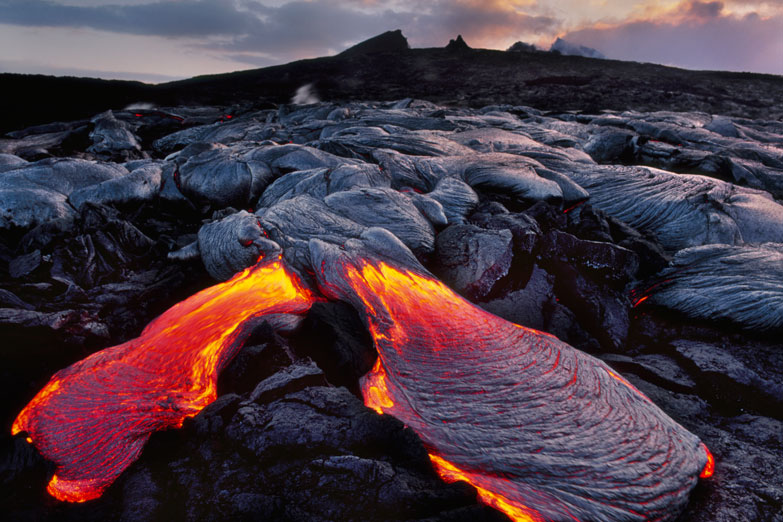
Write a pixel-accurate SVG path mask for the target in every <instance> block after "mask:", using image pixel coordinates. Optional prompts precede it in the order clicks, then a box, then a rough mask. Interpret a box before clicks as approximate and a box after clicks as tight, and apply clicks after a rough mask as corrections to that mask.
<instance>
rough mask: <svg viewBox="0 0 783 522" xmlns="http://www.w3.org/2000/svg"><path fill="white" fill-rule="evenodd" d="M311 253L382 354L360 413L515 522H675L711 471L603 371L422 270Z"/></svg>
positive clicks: (687, 439)
mask: <svg viewBox="0 0 783 522" xmlns="http://www.w3.org/2000/svg"><path fill="white" fill-rule="evenodd" d="M312 245H313V243H311V252H316V254H317V256H320V257H321V258H322V259H323V260H325V262H324V261H323V260H322V261H321V266H322V270H321V271H320V273H317V274H316V276H317V277H318V284H319V287H320V288H321V289H322V291H323V292H324V293H325V294H326V295H327V296H329V297H331V298H339V299H344V300H347V301H349V302H351V303H352V304H353V305H354V306H355V307H357V309H359V310H360V311H362V312H363V315H364V317H365V320H366V323H367V324H368V327H369V330H370V333H371V334H372V336H373V338H374V341H375V344H376V347H377V349H378V353H379V358H378V362H377V363H376V365H375V367H374V368H373V370H372V371H371V372H370V373H368V374H367V375H366V376H365V377H364V378H363V380H362V391H363V395H364V399H365V404H367V405H368V406H370V407H372V408H374V409H376V410H377V411H379V412H383V413H388V414H391V415H393V416H395V417H397V418H399V419H400V420H402V421H403V422H404V423H405V424H406V425H408V426H409V427H411V428H412V429H413V430H414V431H416V433H417V434H418V435H419V436H420V437H421V439H422V440H423V442H424V444H425V446H426V447H427V449H428V452H429V453H430V458H431V460H432V462H433V464H434V466H435V469H436V470H437V471H438V473H439V474H440V475H441V477H443V478H444V479H445V480H447V481H454V480H465V481H467V482H469V483H471V484H473V485H474V486H475V487H476V488H477V491H478V494H479V497H480V498H481V499H482V500H483V501H484V502H485V503H487V504H489V505H492V506H494V507H496V508H497V509H499V510H501V511H503V512H505V513H506V514H507V515H509V516H510V517H511V518H512V519H514V520H518V521H536V522H537V521H550V520H552V521H559V520H582V521H588V520H589V521H604V520H606V521H609V520H611V521H625V520H633V521H642V520H671V519H673V518H675V517H676V516H677V514H678V513H679V512H680V511H681V509H682V508H683V507H684V505H685V503H686V502H687V499H688V494H689V492H690V490H691V489H692V488H693V486H695V484H696V482H697V480H698V477H699V475H700V473H702V475H704V474H705V473H706V472H707V468H709V467H710V464H708V462H707V460H708V457H707V455H708V452H707V450H706V447H705V446H704V445H703V444H701V443H700V441H699V440H698V438H697V437H696V436H695V435H693V434H691V433H690V432H688V431H687V430H685V429H684V428H683V427H682V426H680V425H679V424H677V423H676V422H675V421H673V420H672V419H671V418H669V417H668V416H667V415H666V414H665V413H663V412H662V411H661V410H660V409H659V408H658V407H657V406H655V405H654V404H653V403H652V402H651V401H650V400H649V399H648V398H647V397H646V396H644V395H643V394H642V393H641V392H639V391H638V390H637V389H636V388H634V387H632V386H631V385H630V384H629V383H628V382H627V381H625V379H623V378H621V377H619V376H618V375H617V374H616V373H614V372H613V371H612V370H611V369H609V367H608V366H606V365H605V364H604V363H602V362H601V361H599V360H597V359H595V358H593V357H590V356H589V355H587V354H584V353H582V352H580V351H578V350H576V349H574V348H572V347H570V346H568V345H566V344H564V343H562V342H561V341H559V340H558V339H557V338H555V337H552V336H550V335H547V334H544V333H541V332H538V331H535V330H530V329H527V328H523V327H521V326H518V325H515V324H513V323H510V322H507V321H505V320H503V319H501V318H499V317H496V316H494V315H492V314H490V313H488V312H485V311H483V310H481V309H480V308H478V307H476V306H474V305H473V304H471V303H469V302H468V301H466V300H465V299H463V298H462V297H460V296H458V295H456V294H455V293H454V292H453V291H452V290H450V289H449V288H448V287H446V286H445V285H444V284H442V283H441V282H439V281H438V280H436V279H434V278H433V277H432V276H429V275H427V274H426V272H424V271H423V270H420V271H414V270H406V269H398V268H395V266H392V265H390V264H387V263H386V262H383V261H379V260H372V259H369V258H367V257H359V256H354V255H351V254H350V253H347V252H342V251H338V250H335V249H332V248H330V247H329V246H325V245H324V244H320V245H316V247H315V249H314V248H313V246H312ZM710 459H711V457H710ZM710 462H711V460H710Z"/></svg>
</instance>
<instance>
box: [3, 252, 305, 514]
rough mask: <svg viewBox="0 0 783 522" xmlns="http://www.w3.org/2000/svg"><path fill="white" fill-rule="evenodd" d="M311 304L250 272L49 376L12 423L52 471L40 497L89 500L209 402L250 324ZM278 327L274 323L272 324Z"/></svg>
mask: <svg viewBox="0 0 783 522" xmlns="http://www.w3.org/2000/svg"><path fill="white" fill-rule="evenodd" d="M313 300H314V299H313V296H312V294H311V293H310V292H309V290H307V289H306V288H305V287H304V286H303V284H302V282H301V281H300V280H299V278H298V277H297V276H296V275H295V274H293V273H292V272H290V271H288V270H287V269H286V268H285V267H284V265H283V264H282V261H281V260H280V259H276V260H269V261H263V262H259V263H258V264H257V265H255V266H253V267H250V268H247V269H245V270H244V271H242V272H240V273H238V274H236V275H235V276H234V277H233V278H232V279H231V280H229V281H226V282H225V283H221V284H218V285H215V286H212V287H210V288H207V289H205V290H203V291H201V292H199V293H197V294H196V295H194V296H192V297H189V298H188V299H186V300H184V301H182V302H181V303H179V304H177V305H175V306H173V307H172V308H170V309H169V310H167V311H166V312H165V313H163V314H162V315H161V316H160V317H158V318H157V319H155V320H154V321H152V322H151V323H150V324H149V325H147V327H146V328H145V329H144V331H143V332H142V333H141V335H140V336H139V337H138V338H136V339H132V340H130V341H128V342H126V343H123V344H120V345H118V346H114V347H111V348H106V349H105V350H102V351H100V352H97V353H94V354H92V355H90V356H89V357H87V358H85V359H83V360H82V361H79V362H77V363H75V364H73V365H71V366H69V367H68V368H65V369H64V370H60V371H59V372H57V373H56V374H55V375H54V376H53V377H52V378H51V380H50V381H49V383H48V384H47V385H46V386H45V387H44V388H43V389H42V390H41V391H40V392H39V393H38V394H37V395H36V396H35V397H34V398H33V400H32V401H30V403H29V404H28V405H27V406H26V407H25V408H24V410H22V412H21V413H20V414H19V416H18V417H17V418H16V420H15V421H14V424H13V426H12V433H13V434H17V433H19V432H22V431H24V432H27V433H28V435H29V437H28V441H30V442H32V444H33V445H35V447H36V448H37V449H38V451H40V452H41V454H42V455H43V456H44V457H45V458H47V459H48V460H50V461H52V462H54V463H55V465H56V469H55V474H54V476H53V477H52V479H51V481H50V482H49V485H48V487H47V491H48V492H49V493H50V494H51V495H52V496H54V497H55V498H57V499H59V500H63V501H69V502H84V501H86V500H91V499H94V498H97V497H99V496H100V495H101V494H102V493H103V491H104V489H106V488H107V487H108V486H109V485H110V484H111V483H112V482H113V481H114V480H115V479H116V478H117V477H118V476H119V475H120V473H122V471H123V470H125V468H127V467H128V466H129V465H130V464H131V463H132V462H133V461H135V460H136V459H137V458H138V456H139V454H140V453H141V450H142V448H143V447H144V444H145V443H146V442H147V439H148V438H149V437H150V435H151V434H152V432H154V431H158V430H161V429H165V428H175V427H180V426H181V425H182V422H183V420H184V419H185V417H192V416H194V415H196V414H197V413H198V412H199V411H201V410H202V409H203V408H204V407H205V406H206V405H208V404H209V403H210V402H212V401H214V400H215V398H216V396H217V376H218V374H219V372H220V370H221V369H222V368H224V367H225V366H226V365H227V364H228V363H229V362H230V361H231V359H233V357H234V355H236V353H237V351H238V350H239V349H240V348H241V346H242V342H243V341H244V339H245V338H246V335H247V334H248V333H249V330H250V329H251V328H250V327H251V326H252V325H254V324H255V321H251V320H252V319H254V318H259V317H260V316H265V317H270V316H272V314H303V313H304V312H306V311H307V310H308V309H309V308H310V306H311V305H312V303H313ZM278 317H279V316H278Z"/></svg>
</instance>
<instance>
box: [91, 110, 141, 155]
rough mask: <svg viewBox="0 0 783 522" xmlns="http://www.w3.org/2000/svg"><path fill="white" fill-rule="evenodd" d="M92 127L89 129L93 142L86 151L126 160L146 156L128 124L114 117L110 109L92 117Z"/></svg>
mask: <svg viewBox="0 0 783 522" xmlns="http://www.w3.org/2000/svg"><path fill="white" fill-rule="evenodd" d="M92 123H93V124H94V127H93V129H92V131H90V139H91V140H92V142H93V144H92V146H90V147H89V148H88V149H87V152H92V153H93V154H95V157H96V158H100V159H103V160H108V159H112V160H119V161H128V160H131V159H139V158H144V157H147V154H146V153H143V152H142V150H141V145H140V144H139V140H138V138H137V137H136V136H135V135H134V134H133V133H132V132H131V131H130V130H129V129H128V126H127V125H126V124H125V123H124V122H122V121H120V120H118V119H117V118H115V117H114V114H113V113H112V111H106V112H104V113H103V114H99V115H98V116H96V117H95V118H93V119H92Z"/></svg>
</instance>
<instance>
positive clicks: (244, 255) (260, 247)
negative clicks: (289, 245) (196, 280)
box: [198, 210, 280, 281]
mask: <svg viewBox="0 0 783 522" xmlns="http://www.w3.org/2000/svg"><path fill="white" fill-rule="evenodd" d="M198 249H199V252H200V253H201V259H202V260H203V261H204V266H205V267H206V269H207V272H209V275H211V276H212V277H214V278H215V279H217V280H218V281H225V280H227V279H230V278H231V276H233V275H234V274H235V273H236V272H238V271H240V270H243V269H244V268H247V267H249V266H252V265H254V264H256V262H257V261H258V260H259V258H260V257H261V256H265V257H274V256H276V255H278V254H279V253H280V246H279V245H278V244H277V243H275V242H274V241H270V240H269V239H267V234H266V231H265V230H264V229H263V228H261V223H260V222H259V221H258V218H257V217H256V216H255V215H253V214H250V213H249V212H247V211H244V210H242V211H240V212H237V213H236V214H231V215H229V216H228V217H226V218H224V219H221V220H219V221H214V222H212V223H208V224H206V225H204V226H203V227H201V229H200V230H199V232H198Z"/></svg>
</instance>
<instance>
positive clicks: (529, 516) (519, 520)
mask: <svg viewBox="0 0 783 522" xmlns="http://www.w3.org/2000/svg"><path fill="white" fill-rule="evenodd" d="M429 456H430V460H431V461H432V464H433V466H435V471H436V472H437V473H438V475H440V477H441V478H442V479H443V480H444V481H446V482H456V481H458V480H463V481H465V482H467V483H469V484H472V485H473V487H475V488H476V494H477V495H478V497H479V499H481V502H483V503H484V504H486V505H488V506H492V507H494V508H495V509H497V510H498V511H502V512H503V513H505V514H506V515H508V518H510V519H511V520H513V521H514V522H544V519H543V518H542V517H541V514H540V513H538V512H537V511H535V510H532V509H529V508H527V507H525V506H519V505H513V504H511V503H509V502H508V501H507V500H506V499H505V498H503V497H502V496H500V495H498V494H497V493H493V492H492V491H489V490H488V489H484V488H483V487H481V485H480V484H481V476H480V475H479V476H476V475H475V474H471V473H466V472H464V471H462V470H461V469H459V468H458V467H457V466H455V465H454V464H452V463H451V462H448V461H447V460H445V459H442V458H441V457H438V456H437V455H433V454H432V453H430V454H429Z"/></svg>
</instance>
